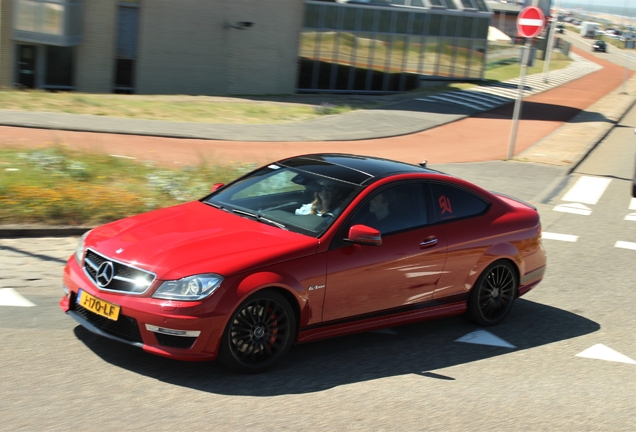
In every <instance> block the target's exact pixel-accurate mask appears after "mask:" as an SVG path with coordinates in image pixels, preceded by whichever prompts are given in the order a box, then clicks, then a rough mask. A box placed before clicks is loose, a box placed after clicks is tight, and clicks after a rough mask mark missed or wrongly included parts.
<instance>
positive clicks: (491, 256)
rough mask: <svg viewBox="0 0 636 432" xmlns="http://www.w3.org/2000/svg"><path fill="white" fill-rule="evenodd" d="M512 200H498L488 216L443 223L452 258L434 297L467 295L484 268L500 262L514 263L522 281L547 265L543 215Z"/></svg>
mask: <svg viewBox="0 0 636 432" xmlns="http://www.w3.org/2000/svg"><path fill="white" fill-rule="evenodd" d="M509 201H510V202H508V200H503V199H499V198H498V197H495V198H494V199H493V200H492V204H491V207H490V208H489V210H488V211H487V212H486V213H485V214H483V215H480V216H476V217H471V218H467V219H462V220H457V221H450V222H446V223H444V224H442V226H443V229H444V232H445V234H446V236H447V239H448V255H447V260H446V266H445V268H444V275H443V276H442V278H441V279H440V281H439V284H438V286H437V289H436V291H435V295H434V298H436V299H439V298H443V297H447V296H452V295H458V294H465V293H467V292H468V291H470V289H471V288H472V287H473V285H474V284H475V282H476V281H477V278H479V276H480V274H481V273H482V272H483V271H484V269H485V268H486V267H487V266H488V265H489V264H491V263H492V262H494V261H497V260H499V259H507V260H510V261H511V262H512V263H514V264H515V266H516V268H517V270H518V272H519V278H520V280H521V281H522V282H524V276H525V275H526V274H529V273H532V272H533V271H536V270H537V269H538V268H541V267H544V266H545V252H544V250H543V247H542V245H541V226H540V221H539V214H538V213H537V212H536V210H534V209H532V208H530V207H528V206H527V205H524V204H522V203H519V202H516V201H514V200H509ZM520 291H521V289H520Z"/></svg>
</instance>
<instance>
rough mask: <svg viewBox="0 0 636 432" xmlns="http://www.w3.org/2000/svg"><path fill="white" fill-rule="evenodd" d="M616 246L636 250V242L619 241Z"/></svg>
mask: <svg viewBox="0 0 636 432" xmlns="http://www.w3.org/2000/svg"><path fill="white" fill-rule="evenodd" d="M614 247H617V248H621V249H630V250H636V243H630V242H625V241H617V242H616V244H615V245H614Z"/></svg>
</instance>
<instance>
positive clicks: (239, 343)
mask: <svg viewBox="0 0 636 432" xmlns="http://www.w3.org/2000/svg"><path fill="white" fill-rule="evenodd" d="M295 338H296V317H295V315H294V312H293V310H292V308H291V306H290V305H289V302H288V301H287V300H286V299H285V297H283V296H282V295H281V294H279V293H277V292H275V291H271V290H263V291H259V292H257V293H256V294H254V295H252V296H251V297H249V298H248V299H247V300H245V301H244V302H243V303H241V305H240V306H239V307H238V308H236V310H235V311H234V313H233V314H232V317H231V318H230V320H229V321H228V323H227V326H226V328H225V331H224V333H223V338H222V340H221V346H220V348H219V360H220V361H221V363H223V364H224V365H225V366H227V367H228V368H230V369H232V370H234V371H236V372H241V373H258V372H263V371H265V370H267V369H269V368H271V367H272V366H274V364H275V363H276V362H278V361H279V360H280V359H281V358H282V357H283V356H284V355H285V354H286V353H287V351H289V349H290V348H291V346H292V344H293V343H294V340H295Z"/></svg>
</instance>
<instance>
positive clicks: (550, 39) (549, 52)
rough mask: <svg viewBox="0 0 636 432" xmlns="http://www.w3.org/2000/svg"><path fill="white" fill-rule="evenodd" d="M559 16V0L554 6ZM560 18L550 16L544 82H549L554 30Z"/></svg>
mask: <svg viewBox="0 0 636 432" xmlns="http://www.w3.org/2000/svg"><path fill="white" fill-rule="evenodd" d="M554 10H555V12H556V15H557V17H558V16H559V1H557V4H556V5H555V6H554ZM557 22H558V19H555V18H554V17H553V16H551V17H550V30H549V31H548V40H547V41H546V43H547V47H546V50H547V51H546V54H545V63H543V82H546V83H547V82H548V72H549V71H550V59H551V58H552V46H553V45H554V30H555V27H556V23H557Z"/></svg>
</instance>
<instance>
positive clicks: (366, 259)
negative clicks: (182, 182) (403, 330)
mask: <svg viewBox="0 0 636 432" xmlns="http://www.w3.org/2000/svg"><path fill="white" fill-rule="evenodd" d="M545 269H546V254H545V250H544V249H543V246H542V244H541V224H540V220H539V214H538V212H537V210H536V209H535V208H534V207H533V206H531V205H530V204H527V203H524V202H522V201H519V200H517V199H514V198H510V197H508V196H504V195H499V194H495V193H491V192H488V191H485V190H483V189H481V188H479V187H478V186H475V185H473V184H471V183H469V182H467V181H464V180H461V179H459V178H456V177H453V176H450V175H447V174H444V173H441V172H438V171H434V170H431V169H428V168H426V167H425V166H418V165H410V164H406V163H402V162H396V161H391V160H385V159H378V158H372V157H365V156H354V155H345V154H313V155H305V156H298V157H292V158H289V159H285V160H281V161H278V162H274V163H272V164H270V165H267V166H264V167H262V168H259V169H257V170H255V171H253V172H251V173H249V174H247V175H245V176H243V177H241V178H239V179H237V180H235V181H233V182H232V183H230V184H228V185H215V186H214V190H213V192H212V193H211V194H210V195H208V196H206V197H205V198H203V199H201V200H199V201H194V202H190V203H187V204H183V205H178V206H175V207H171V208H166V209H162V210H157V211H153V212H149V213H145V214H141V215H138V216H133V217H130V218H126V219H122V220H119V221H115V222H112V223H109V224H106V225H103V226H100V227H98V228H95V229H93V230H91V231H89V232H88V233H86V234H85V235H84V236H83V237H82V239H81V241H80V244H79V245H78V246H77V250H76V252H75V254H74V255H73V256H71V257H70V258H69V260H68V263H67V265H66V267H65V270H64V276H63V277H64V286H65V295H64V297H63V299H62V301H61V302H60V306H61V307H62V309H63V310H64V311H65V312H67V313H68V314H69V315H71V316H72V317H73V318H75V319H76V320H77V321H78V322H79V323H80V324H81V325H82V326H84V327H85V328H87V329H88V330H90V331H92V332H94V333H97V334H99V335H102V336H105V337H108V338H111V339H114V340H117V341H120V342H123V343H127V344H131V345H134V346H138V347H141V348H143V349H144V350H146V351H148V352H150V353H153V354H158V355H162V356H166V357H170V358H175V359H182V360H212V359H215V358H218V359H219V360H220V361H221V362H223V363H224V364H225V365H227V366H228V367H230V368H232V369H234V370H237V371H242V372H259V371H263V370H265V369H267V368H269V367H271V366H272V365H274V364H275V363H276V362H277V361H278V360H280V359H281V358H282V357H283V356H284V355H285V353H286V352H287V351H288V350H289V349H290V347H291V346H292V345H293V344H294V343H298V342H306V341H312V340H317V339H322V338H327V337H332V336H338V335H344V334H349V333H354V332H361V331H367V330H371V329H377V328H382V327H389V326H395V325H399V324H405V323H413V322H416V321H420V320H425V319H431V318H436V317H442V316H450V315H460V314H465V315H466V316H467V317H468V318H470V319H471V320H472V321H474V322H475V323H477V324H479V325H482V326H488V325H494V324H497V323H499V322H500V321H502V320H503V319H504V318H505V317H506V315H507V314H508V312H509V311H510V309H511V307H512V304H513V301H514V300H515V298H516V297H518V296H520V295H523V294H525V293H526V292H528V291H529V290H530V289H531V288H533V287H534V286H535V285H537V284H538V283H539V282H540V281H541V279H542V278H543V274H544V272H545Z"/></svg>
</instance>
